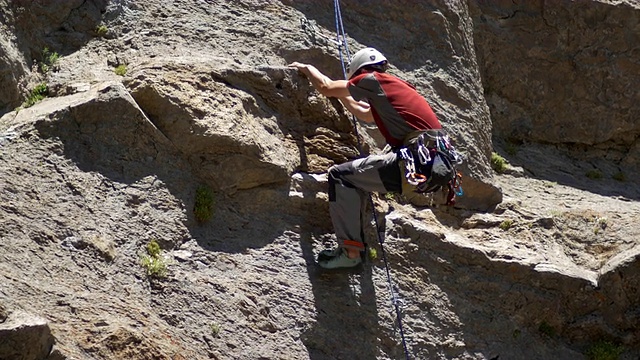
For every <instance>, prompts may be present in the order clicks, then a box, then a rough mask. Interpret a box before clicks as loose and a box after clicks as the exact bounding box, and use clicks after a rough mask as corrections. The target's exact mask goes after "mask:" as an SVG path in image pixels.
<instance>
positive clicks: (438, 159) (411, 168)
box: [398, 129, 464, 205]
mask: <svg viewBox="0 0 640 360" xmlns="http://www.w3.org/2000/svg"><path fill="white" fill-rule="evenodd" d="M418 133H419V134H418V135H415V134H414V133H412V134H410V135H409V137H410V138H411V140H410V141H409V142H410V143H409V144H408V145H407V146H405V147H402V148H400V150H399V151H398V156H400V158H401V159H402V160H403V163H404V173H405V178H406V180H407V183H409V185H412V186H413V187H414V190H413V191H414V192H416V193H420V194H424V193H431V192H435V191H438V190H440V189H442V188H445V187H446V188H447V189H448V191H449V192H448V194H447V200H446V205H454V204H455V196H456V195H457V196H462V195H463V193H464V192H463V190H462V174H460V173H459V172H458V171H457V170H456V166H457V165H460V164H461V163H462V161H463V157H462V155H460V154H458V152H457V151H456V150H455V148H454V147H453V145H452V144H451V142H450V141H449V136H447V135H446V134H445V133H444V132H443V131H442V130H438V129H434V130H426V131H421V132H418ZM405 142H406V141H405Z"/></svg>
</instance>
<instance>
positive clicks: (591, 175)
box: [585, 169, 602, 180]
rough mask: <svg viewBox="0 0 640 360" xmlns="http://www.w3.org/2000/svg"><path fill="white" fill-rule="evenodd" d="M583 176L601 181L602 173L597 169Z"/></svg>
mask: <svg viewBox="0 0 640 360" xmlns="http://www.w3.org/2000/svg"><path fill="white" fill-rule="evenodd" d="M585 175H586V176H587V177H588V178H589V179H593V180H598V179H602V172H601V171H600V170H598V169H593V170H589V171H587V173H586V174H585Z"/></svg>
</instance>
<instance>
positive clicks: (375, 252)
mask: <svg viewBox="0 0 640 360" xmlns="http://www.w3.org/2000/svg"><path fill="white" fill-rule="evenodd" d="M377 258H378V250H376V249H374V248H372V247H370V248H369V259H371V260H375V259H377Z"/></svg>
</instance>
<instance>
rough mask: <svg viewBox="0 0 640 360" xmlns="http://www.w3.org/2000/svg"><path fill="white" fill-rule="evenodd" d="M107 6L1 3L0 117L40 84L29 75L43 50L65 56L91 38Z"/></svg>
mask: <svg viewBox="0 0 640 360" xmlns="http://www.w3.org/2000/svg"><path fill="white" fill-rule="evenodd" d="M106 3H107V1H106V0H98V1H89V2H86V1H82V0H72V1H53V2H47V3H46V4H41V3H40V2H33V1H31V2H30V1H5V0H2V1H0V29H1V30H2V34H3V36H2V38H0V79H2V84H3V86H2V89H0V113H5V112H7V111H9V110H12V109H14V108H15V107H17V106H19V105H20V104H21V103H22V101H24V95H25V94H26V93H28V92H29V90H30V89H31V88H32V87H33V86H34V85H35V83H37V82H38V81H39V80H42V79H41V75H40V74H38V73H34V74H32V73H31V66H32V64H34V63H35V62H40V63H42V61H43V51H44V49H45V48H47V49H55V50H52V51H56V52H58V53H60V54H63V55H66V54H68V53H71V52H74V51H76V50H77V49H78V48H80V47H81V46H83V45H84V44H85V43H86V42H87V41H88V40H89V39H91V38H92V37H93V36H92V34H93V32H94V31H95V29H96V26H97V25H98V24H99V22H100V21H101V14H102V13H103V12H104V9H105V6H106ZM33 70H37V69H33Z"/></svg>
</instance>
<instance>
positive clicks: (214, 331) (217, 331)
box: [211, 323, 222, 337]
mask: <svg viewBox="0 0 640 360" xmlns="http://www.w3.org/2000/svg"><path fill="white" fill-rule="evenodd" d="M221 330H222V327H221V326H220V325H219V324H218V323H213V324H211V335H213V336H215V337H218V335H220V331H221Z"/></svg>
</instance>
